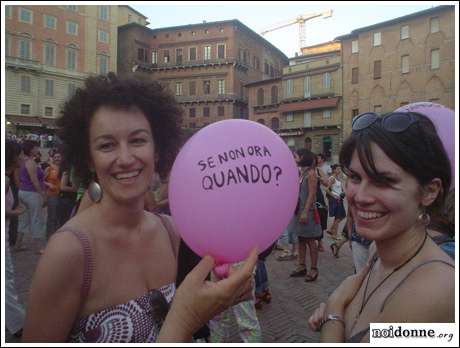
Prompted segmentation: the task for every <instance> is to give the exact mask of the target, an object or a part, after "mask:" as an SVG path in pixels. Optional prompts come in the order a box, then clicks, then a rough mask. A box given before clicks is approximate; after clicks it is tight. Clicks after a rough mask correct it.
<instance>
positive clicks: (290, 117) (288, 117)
mask: <svg viewBox="0 0 460 348" xmlns="http://www.w3.org/2000/svg"><path fill="white" fill-rule="evenodd" d="M292 121H294V113H293V112H288V113H287V114H286V122H292Z"/></svg>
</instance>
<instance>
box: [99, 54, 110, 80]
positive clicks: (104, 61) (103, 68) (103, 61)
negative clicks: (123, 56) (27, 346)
mask: <svg viewBox="0 0 460 348" xmlns="http://www.w3.org/2000/svg"><path fill="white" fill-rule="evenodd" d="M98 59H99V74H101V75H105V74H107V73H108V72H109V57H107V56H104V55H100V56H98Z"/></svg>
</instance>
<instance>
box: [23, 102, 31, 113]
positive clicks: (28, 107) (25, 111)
mask: <svg viewBox="0 0 460 348" xmlns="http://www.w3.org/2000/svg"><path fill="white" fill-rule="evenodd" d="M21 114H23V115H30V104H21Z"/></svg>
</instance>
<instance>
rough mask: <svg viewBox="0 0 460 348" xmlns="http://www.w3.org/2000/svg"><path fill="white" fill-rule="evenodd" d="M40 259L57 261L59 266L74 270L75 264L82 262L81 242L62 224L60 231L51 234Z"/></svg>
mask: <svg viewBox="0 0 460 348" xmlns="http://www.w3.org/2000/svg"><path fill="white" fill-rule="evenodd" d="M42 259H43V260H46V261H48V260H52V261H53V262H58V264H59V265H60V267H68V268H71V269H72V270H73V272H75V271H76V266H78V265H83V262H84V253H83V248H82V245H81V242H80V241H79V240H78V238H77V237H76V236H75V235H73V233H71V232H70V231H69V230H66V228H65V226H64V227H63V228H61V231H60V232H57V233H54V234H53V235H52V236H51V238H50V240H49V241H48V244H47V246H46V249H45V252H44V253H43V255H42Z"/></svg>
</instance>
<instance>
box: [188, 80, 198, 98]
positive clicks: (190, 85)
mask: <svg viewBox="0 0 460 348" xmlns="http://www.w3.org/2000/svg"><path fill="white" fill-rule="evenodd" d="M188 91H189V95H195V94H196V82H195V81H190V82H189V83H188Z"/></svg>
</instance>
